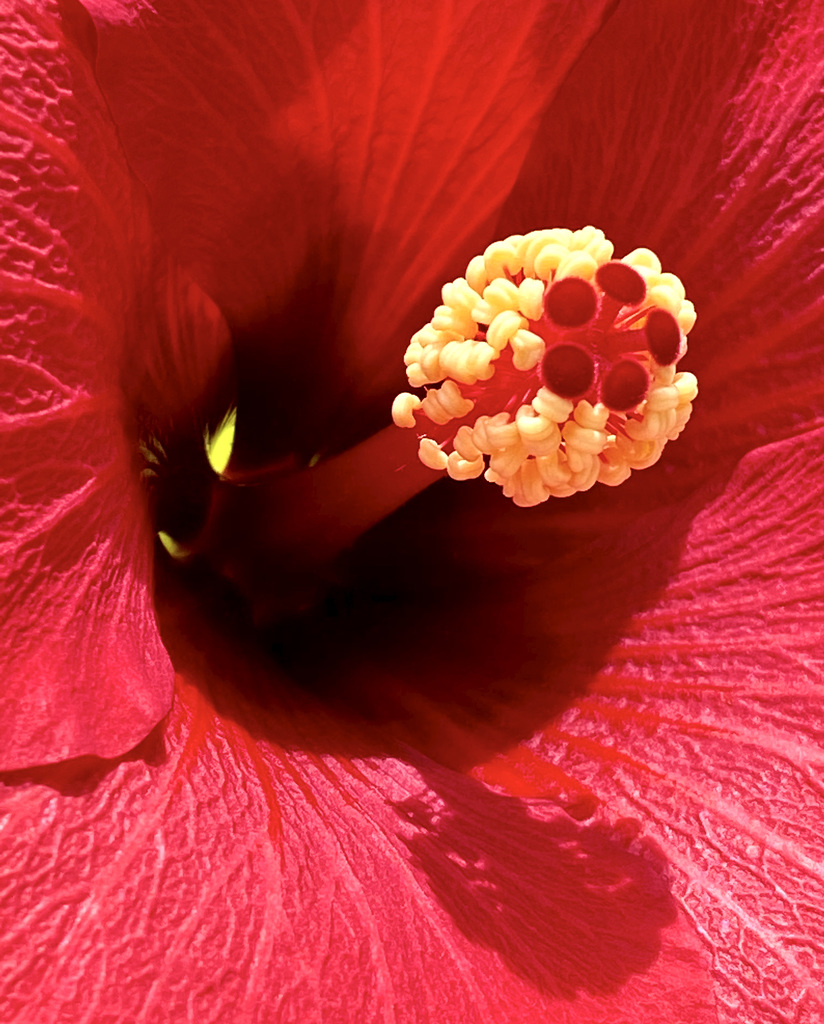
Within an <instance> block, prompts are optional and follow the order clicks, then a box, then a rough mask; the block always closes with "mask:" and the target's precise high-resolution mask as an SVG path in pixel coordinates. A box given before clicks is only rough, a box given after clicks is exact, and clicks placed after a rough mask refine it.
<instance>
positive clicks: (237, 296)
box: [86, 0, 608, 454]
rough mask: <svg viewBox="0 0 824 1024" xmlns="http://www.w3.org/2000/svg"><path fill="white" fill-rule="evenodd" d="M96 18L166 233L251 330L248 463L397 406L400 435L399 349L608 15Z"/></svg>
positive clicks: (195, 6)
mask: <svg viewBox="0 0 824 1024" xmlns="http://www.w3.org/2000/svg"><path fill="white" fill-rule="evenodd" d="M86 6H87V7H88V8H89V10H90V11H91V12H92V14H93V15H94V17H95V21H96V24H97V26H98V32H99V41H100V46H99V59H98V62H97V73H98V77H99V80H100V82H101V85H102V88H103V90H104V92H105V94H106V96H107V99H108V101H109V103H110V105H111V108H112V110H113V112H114V116H115V119H116V121H117V124H118V128H119V131H120V134H121V138H122V139H123V143H124V146H125V148H126V151H127V153H128V155H129V158H130V161H131V163H132V165H133V167H134V168H135V170H136V172H137V174H138V175H139V176H140V177H141V178H142V180H143V181H144V182H145V183H146V185H147V187H148V190H149V194H150V197H151V200H152V204H153V213H154V216H155V219H156V222H157V223H158V225H159V227H160V229H161V232H162V234H163V235H164V237H165V238H166V239H167V241H168V242H169V244H170V245H171V247H172V249H173V251H174V252H175V253H176V254H177V255H178V256H179V257H180V258H181V259H182V261H183V262H184V263H185V264H187V265H188V266H190V267H191V268H193V270H194V272H195V275H196V277H197V279H198V280H199V282H200V283H201V285H202V286H203V287H204V288H205V290H206V291H207V292H208V293H209V294H210V295H211V296H212V297H213V298H214V299H215V300H216V301H217V302H218V304H219V305H220V307H221V308H222V309H223V311H224V312H225V313H226V315H227V317H228V319H229V320H230V323H231V326H232V327H233V330H234V331H235V334H236V341H237V342H238V345H239V349H238V352H239V367H240V385H241V409H242V414H241V417H240V422H239V435H238V444H239V446H240V449H243V448H244V447H246V446H252V447H253V441H254V442H257V444H258V445H261V446H262V445H264V444H265V443H268V444H269V445H270V447H271V446H272V445H274V444H275V443H276V442H277V441H278V440H281V441H282V442H283V445H284V447H288V443H287V442H286V441H285V440H284V435H288V433H289V432H290V431H292V432H294V434H296V435H298V436H300V435H301V433H308V434H310V435H311V437H309V438H307V439H306V440H305V442H304V443H305V444H306V445H307V446H309V448H311V445H312V444H314V445H317V446H328V445H329V444H330V443H334V442H330V440H329V438H330V437H333V438H345V437H346V436H347V435H349V434H351V432H352V431H353V430H355V431H357V430H358V429H359V427H358V423H360V422H362V421H363V417H364V409H366V408H368V403H369V400H370V399H372V400H374V399H375V397H376V396H380V402H381V406H380V410H381V415H380V417H379V419H380V424H379V425H382V423H383V422H385V419H386V412H385V401H386V394H387V393H388V390H391V389H392V388H394V387H395V386H396V385H397V384H399V383H400V382H401V381H402V367H401V364H400V362H399V361H396V360H394V359H392V358H391V357H390V358H387V352H388V351H391V352H397V353H400V352H402V350H403V346H404V344H405V341H406V339H408V337H409V335H410V334H411V333H412V331H413V330H415V329H416V328H417V325H418V323H417V322H418V320H419V319H420V317H421V315H422V313H423V312H424V310H425V308H426V307H427V306H429V305H430V304H431V301H432V289H433V288H435V289H437V288H439V287H440V283H441V281H442V280H443V279H445V278H446V277H447V276H449V277H453V276H454V275H455V269H454V268H455V267H456V266H457V267H461V266H462V265H463V264H464V263H465V261H466V259H467V258H468V257H469V255H471V254H472V253H473V252H475V251H477V250H478V248H479V247H480V249H481V250H482V249H483V248H484V247H485V246H486V245H487V244H488V242H489V241H490V240H491V236H490V230H491V228H492V225H493V224H494V220H495V217H496V215H497V213H498V210H499V208H500V205H501V203H502V202H503V200H504V198H505V196H506V194H507V192H508V190H509V188H510V187H511V185H512V183H513V182H514V180H515V177H516V175H517V173H518V170H519V169H520V166H521V162H522V159H523V157H524V154H525V152H526V149H527V147H528V145H529V142H530V141H531V139H532V135H533V132H534V130H535V127H536V124H537V120H538V117H539V115H540V113H541V111H542V109H543V108H544V106H545V105H546V102H547V100H548V99H549V98H550V97H551V96H552V94H553V92H554V91H555V89H557V87H558V85H559V84H560V82H561V81H562V80H563V77H564V75H565V74H566V72H567V71H568V69H569V68H570V66H571V65H572V63H573V62H574V60H575V59H576V57H577V56H578V54H579V53H580V51H581V49H582V48H583V46H584V45H585V43H586V42H587V40H588V39H589V37H590V36H591V34H592V33H593V32H594V31H595V30H596V29H597V28H598V26H599V25H600V23H601V21H602V19H603V16H604V10H605V8H606V7H607V6H608V4H607V2H606V0H598V2H595V3H591V2H590V3H582V2H580V0H564V2H554V3H535V4H528V5H523V4H515V3H498V4H494V5H490V4H484V3H479V2H473V0H456V2H453V3H442V2H441V0H427V2H425V3H416V4H414V5H408V4H407V5H404V4H386V3H379V2H377V0H363V2H356V3H346V4H337V3H333V2H329V0H323V2H321V3H318V4H292V3H288V2H284V3H266V4H260V3H256V2H254V0H239V2H235V3H232V4H225V3H222V2H215V0H209V2H202V0H197V2H195V0H161V2H154V3H152V4H149V3H144V2H141V3H125V2H120V0H89V2H87V4H86ZM285 380H289V381H290V382H291V388H284V387H283V386H282V382H283V381H285ZM275 387H278V388H279V403H278V409H277V410H274V409H273V403H272V401H271V395H272V390H273V388H275ZM353 389H354V390H355V392H356V393H357V395H358V407H356V408H353V403H352V401H351V395H352V392H353ZM356 414H357V415H356ZM375 415H376V416H377V415H378V414H377V411H376V412H375ZM296 424H297V425H296ZM361 429H362V428H361ZM265 433H269V434H274V435H275V438H274V440H264V439H263V435H264V434H265ZM253 435H254V438H253ZM290 440H293V439H292V438H290ZM293 443H294V444H295V445H297V444H298V443H299V442H297V441H294V440H293ZM338 443H339V444H341V446H345V445H343V442H341V441H339V442H338ZM313 450H314V449H311V450H310V451H309V454H311V451H313Z"/></svg>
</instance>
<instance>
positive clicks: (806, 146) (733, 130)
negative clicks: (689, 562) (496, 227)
mask: <svg viewBox="0 0 824 1024" xmlns="http://www.w3.org/2000/svg"><path fill="white" fill-rule="evenodd" d="M823 47H824V6H822V4H821V3H820V2H815V3H806V2H802V0H797V2H796V0H793V2H790V3H784V4H762V3H758V4H750V3H745V2H740V3H738V2H736V3H728V4H723V5H718V4H714V3H711V2H709V0H677V2H675V3H668V4H665V5H663V4H657V3H655V2H654V0H630V2H627V3H622V4H621V5H620V7H619V9H618V10H617V12H616V14H615V16H614V17H613V18H612V19H611V20H610V21H609V23H608V24H607V25H606V26H605V28H604V30H603V31H602V32H601V33H600V34H599V35H598V37H597V38H596V39H595V40H593V42H592V44H591V45H590V46H589V47H588V48H587V50H586V52H585V53H584V55H583V57H582V59H581V61H580V62H579V63H578V64H577V65H576V67H575V68H574V69H573V71H572V72H571V73H570V75H569V76H568V78H567V79H566V81H565V82H564V85H563V87H562V89H561V90H560V91H559V92H558V94H557V96H556V98H555V100H554V102H553V104H552V106H551V108H550V110H549V112H548V114H547V117H546V118H545V120H544V122H543V124H542V127H541V130H540V132H539V134H538V141H537V142H536V144H535V147H534V149H533V152H532V154H531V156H530V158H529V160H528V161H527V164H526V165H525V167H524V172H523V174H522V177H521V179H520V180H519V182H518V184H517V185H516V187H515V189H514V190H513V195H512V204H511V206H510V208H509V210H508V211H507V213H506V215H505V219H504V227H503V228H502V229H501V230H503V231H508V230H523V228H524V227H525V226H526V225H531V224H533V223H535V221H536V219H537V220H538V221H540V222H541V223H551V224H554V223H556V222H557V223H559V224H569V226H571V227H578V226H580V225H582V224H586V223H593V224H596V225H598V226H599V227H601V228H602V229H603V230H604V231H605V232H606V233H607V235H608V237H610V238H612V239H613V241H614V242H615V243H616V251H617V254H618V255H623V254H624V253H625V252H628V251H630V250H632V249H634V248H636V247H637V246H648V247H650V248H652V249H653V250H654V251H656V252H657V253H658V255H659V256H660V257H661V260H662V262H663V264H664V266H665V269H667V270H671V271H672V272H673V273H675V274H677V275H679V276H680V277H681V278H682V279H683V281H684V284H685V286H686V289H687V295H688V297H689V298H690V299H692V300H693V301H694V302H695V306H696V309H697V311H698V322H697V324H696V327H695V329H694V331H693V332H692V334H691V335H690V349H689V355H688V357H687V358H686V359H685V360H684V368H687V369H690V370H694V371H695V372H696V373H697V375H698V377H699V384H700V387H701V393H700V395H699V398H698V400H697V402H696V405H695V414H694V417H693V420H692V421H691V423H690V426H689V429H688V431H687V432H686V433H685V434H684V436H683V438H682V439H681V440H680V441H679V443H678V445H672V446H671V447H670V448H668V449H667V453H666V456H665V458H666V460H667V461H669V462H670V464H671V465H678V466H679V467H680V471H681V472H682V473H683V474H689V475H691V476H692V478H693V480H700V478H701V476H702V475H704V474H705V473H706V472H708V471H710V472H711V471H712V467H713V465H714V464H717V461H718V459H719V458H725V457H738V456H740V454H742V453H743V452H744V451H745V450H747V449H748V448H750V447H752V446H753V445H756V444H763V443H766V442H769V441H770V440H772V439H776V438H779V437H782V436H786V435H787V434H788V433H792V432H796V431H799V430H804V429H807V428H808V427H809V425H810V424H811V423H813V422H820V421H821V418H822V416H823V415H824V387H823V386H822V379H824V376H823V375H822V369H823V368H824V361H823V360H822V352H821V337H822V334H823V333H824V300H822V294H824V269H822V268H824V260H823V259H822V252H823V250H822V242H821V239H822V237H824V202H822V199H821V194H820V189H819V187H818V181H819V178H820V167H821V163H822V158H824V147H823V146H822V139H824V99H822V97H824V88H822V84H823V80H824V64H822V59H821V54H822V48H823Z"/></svg>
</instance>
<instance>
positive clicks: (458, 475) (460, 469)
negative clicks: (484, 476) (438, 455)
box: [446, 452, 486, 480]
mask: <svg viewBox="0 0 824 1024" xmlns="http://www.w3.org/2000/svg"><path fill="white" fill-rule="evenodd" d="M485 468H486V466H485V465H484V460H483V458H482V457H481V456H479V457H478V458H476V459H471V460H468V459H463V458H461V456H460V455H459V453H458V452H450V454H449V456H448V458H447V460H446V471H447V473H448V474H449V475H450V476H451V477H452V479H453V480H474V479H475V478H476V477H479V476H480V475H481V473H483V471H484V469H485Z"/></svg>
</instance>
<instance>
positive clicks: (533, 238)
mask: <svg viewBox="0 0 824 1024" xmlns="http://www.w3.org/2000/svg"><path fill="white" fill-rule="evenodd" d="M571 241H572V232H571V231H570V230H569V229H568V228H544V229H542V230H539V231H530V232H529V233H528V234H526V235H524V237H523V241H522V242H521V246H520V256H521V260H522V261H523V265H524V273H525V274H526V275H527V276H528V277H543V278H544V280H547V279H548V276H549V275H544V274H540V273H538V271H537V270H536V268H535V260H536V259H537V257H538V254H539V253H540V252H541V250H542V249H544V248H545V247H546V246H548V245H553V246H557V249H558V251H559V252H561V253H562V254H564V253H567V252H569V246H570V243H571ZM561 258H563V256H561V257H560V258H559V261H558V262H560V259H561ZM557 265H558V264H557V263H556V264H555V266H557ZM553 269H554V268H553Z"/></svg>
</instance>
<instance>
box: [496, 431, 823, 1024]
mask: <svg viewBox="0 0 824 1024" xmlns="http://www.w3.org/2000/svg"><path fill="white" fill-rule="evenodd" d="M822 470H824V431H821V430H818V431H815V432H811V433H807V434H803V435H801V436H799V437H797V438H794V439H791V440H785V441H783V442H780V443H776V444H773V445H771V446H768V447H765V448H762V449H759V450H757V451H755V452H752V453H751V454H749V455H748V456H746V458H745V459H743V460H742V462H741V463H740V465H739V466H738V468H737V470H736V472H735V473H734V475H733V476H732V478H731V479H730V480H729V482H728V484H727V486H726V487H725V488H724V490H723V492H722V493H721V494H720V495H719V496H717V497H715V498H714V499H712V500H709V501H707V496H706V495H703V496H702V495H699V496H698V497H696V499H695V500H694V501H693V503H692V507H691V508H690V507H685V508H684V509H683V510H682V513H683V515H684V516H685V517H686V521H689V520H690V519H693V521H692V524H691V526H690V527H689V531H688V534H687V536H686V539H685V542H684V546H683V550H682V552H681V553H680V556H679V558H678V561H677V566H676V568H675V570H674V571H672V572H671V573H670V578H669V580H668V581H667V582H666V584H665V586H664V587H663V588H662V591H661V593H660V594H659V595H658V596H657V597H656V598H655V600H653V601H651V602H650V604H649V606H648V607H647V608H645V609H642V610H637V611H636V612H635V614H634V615H633V616H632V618H631V621H630V622H629V623H628V624H627V625H626V626H625V628H624V630H623V637H622V638H621V639H620V640H619V642H618V643H617V644H616V645H615V646H614V648H613V649H612V651H610V652H609V654H608V655H607V656H606V657H605V658H604V659H603V662H602V664H601V665H600V666H599V667H597V668H596V670H594V671H593V670H592V669H591V668H588V669H587V671H588V675H589V679H590V683H589V686H588V688H587V692H586V694H585V695H583V696H578V697H574V698H571V702H570V706H569V709H568V710H567V711H566V712H565V713H564V714H563V715H561V716H560V718H558V719H557V720H556V721H555V722H554V723H553V724H551V725H549V726H547V727H546V728H544V729H541V730H539V731H538V732H537V733H536V734H535V736H534V737H533V738H532V739H531V740H530V741H528V742H527V743H526V744H524V745H521V746H519V747H518V748H517V749H515V750H514V751H512V752H511V753H510V754H509V755H507V756H501V757H499V758H497V759H493V760H492V761H490V762H489V764H488V765H486V766H484V767H483V768H480V769H478V774H479V775H480V776H481V777H483V778H484V779H486V780H487V781H488V782H489V783H491V784H493V785H495V786H502V787H503V788H504V789H506V790H511V791H515V792H518V793H520V794H522V795H524V794H531V795H533V796H537V795H540V796H546V795H548V794H556V795H558V797H559V798H560V799H563V800H566V801H568V802H569V803H570V805H571V806H572V807H573V808H574V809H575V810H576V816H578V817H580V818H582V819H584V820H605V821H612V822H614V821H616V819H621V818H623V817H626V816H629V817H633V818H636V819H638V820H639V821H641V822H642V823H643V828H642V832H641V835H642V836H644V837H646V838H648V839H651V840H653V841H654V842H655V843H656V845H657V847H658V848H659V849H660V850H661V852H662V854H663V856H664V857H665V858H666V860H667V862H668V864H669V877H670V878H671V880H672V886H673V892H674V895H675V896H676V898H677V899H678V901H679V903H680V904H681V906H682V907H683V910H684V912H685V914H686V915H687V917H688V918H689V919H690V920H691V921H692V924H693V927H694V928H695V930H696V932H697V933H698V934H700V935H701V936H703V939H704V942H705V943H706V945H707V948H708V950H709V951H710V952H711V954H712V958H713V975H714V979H715V986H716V991H717V994H718V1000H719V1012H720V1020H721V1021H722V1022H724V1024H726V1022H730V1024H731V1022H733V1021H735V1022H737V1024H742V1022H746V1024H764V1022H765V1021H770V1022H773V1021H774V1022H776V1024H777V1022H783V1021H789V1020H793V1021H802V1022H810V1024H812V1022H815V1021H819V1020H821V1019H822V1014H823V1013H824V990H822V986H821V972H820V956H819V951H820V949H821V945H822V942H823V941H824V923H822V918H821V913H820V908H821V906H822V901H824V871H822V864H824V842H822V836H824V803H823V802H822V798H821V793H822V785H824V743H823V742H822V737H823V736H824V721H822V710H821V700H820V689H821V684H822V678H823V672H824V662H822V657H821V639H820V623H821V620H822V615H824V603H822V594H824V537H822V518H821V514H820V509H821V504H822V499H823V498H824V494H823V493H822V492H824V473H823V472H822ZM702 505H705V507H703V508H702ZM696 513H697V514H696ZM673 526H675V528H676V530H678V529H679V526H678V521H677V520H675V521H674V520H673V517H672V515H671V514H670V513H655V514H653V515H652V516H648V517H646V518H645V519H642V520H641V521H640V522H639V524H638V526H637V527H636V528H634V529H632V530H630V531H627V536H626V538H625V541H624V544H623V547H624V550H627V549H628V550H632V549H633V548H636V549H637V550H644V551H645V554H646V557H645V558H639V559H637V560H636V561H635V562H634V563H633V562H632V561H624V562H620V561H618V560H617V559H616V561H615V563H614V565H613V569H612V572H611V573H610V571H609V568H608V567H605V566H604V565H603V563H602V583H601V587H602V600H603V601H604V602H607V603H608V602H609V601H610V600H611V595H613V596H614V595H616V594H617V593H619V592H620V590H621V589H623V588H629V589H630V590H631V589H632V587H633V582H634V579H635V578H636V577H637V576H638V575H639V574H641V573H644V572H645V571H647V566H648V565H650V564H651V563H654V562H655V560H656V556H657V551H658V549H659V547H660V538H661V537H663V536H665V535H666V533H667V531H668V530H670V529H671V528H673ZM633 538H634V540H633ZM644 538H646V540H645V542H644ZM639 542H644V546H643V548H641V549H639V548H638V543H639ZM619 550H620V549H619ZM589 557H590V556H588V555H587V553H586V552H584V553H582V554H581V555H579V556H578V557H577V559H576V560H577V561H578V562H579V564H580V563H581V562H584V563H585V562H587V561H588V559H589ZM569 571H570V574H571V575H570V577H567V579H568V581H569V584H570V587H572V586H573V585H574V573H575V569H574V566H570V567H569ZM588 630H589V631H590V633H591V634H592V635H593V636H594V633H593V631H595V632H597V630H598V622H597V621H594V622H592V623H590V625H589V627H587V625H586V623H585V622H584V621H583V620H582V621H581V622H580V623H579V626H578V635H577V637H576V638H575V640H576V643H575V645H574V649H573V653H572V654H570V655H569V656H568V658H567V661H566V664H565V665H563V666H556V670H559V671H566V672H567V673H569V674H570V675H572V676H574V675H575V674H576V672H577V671H579V670H580V669H579V668H578V666H580V665H581V663H582V662H584V661H586V656H585V652H586V650H587V646H588V644H590V643H591V642H592V639H591V637H590V636H588ZM575 649H577V653H575ZM596 809H597V812H596Z"/></svg>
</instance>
